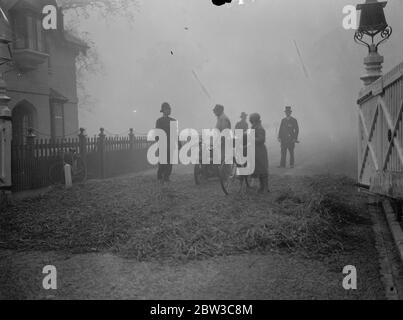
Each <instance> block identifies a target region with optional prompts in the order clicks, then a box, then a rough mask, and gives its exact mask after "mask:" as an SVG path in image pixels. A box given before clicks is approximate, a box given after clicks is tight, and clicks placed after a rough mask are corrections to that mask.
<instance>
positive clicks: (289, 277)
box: [0, 252, 382, 299]
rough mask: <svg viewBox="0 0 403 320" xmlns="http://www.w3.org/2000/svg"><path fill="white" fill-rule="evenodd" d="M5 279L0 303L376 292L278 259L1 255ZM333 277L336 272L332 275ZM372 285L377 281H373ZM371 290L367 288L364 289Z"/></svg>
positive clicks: (304, 263) (310, 265) (312, 265)
mask: <svg viewBox="0 0 403 320" xmlns="http://www.w3.org/2000/svg"><path fill="white" fill-rule="evenodd" d="M0 257H1V261H2V265H3V267H4V264H7V265H8V267H9V268H8V270H9V272H7V273H3V274H2V276H1V278H0V279H1V282H2V284H3V285H2V290H1V292H2V295H1V296H0V298H3V299H4V298H18V299H21V298H22V299H46V298H55V299H358V298H360V299H375V298H382V292H379V288H377V286H376V284H373V283H372V284H370V283H363V286H361V288H360V290H358V291H356V292H347V291H345V290H344V289H343V288H342V286H341V283H342V274H341V272H340V270H338V271H336V270H333V271H332V270H329V268H328V266H327V265H326V264H323V263H322V262H320V261H312V260H306V259H302V258H299V257H295V256H289V255H282V254H277V253H273V254H269V255H252V254H251V255H241V256H231V257H221V258H213V259H209V260H204V261H192V262H190V263H187V264H185V265H175V264H166V263H164V264H160V263H150V262H147V263H146V262H142V263H139V262H137V261H134V260H130V259H123V258H119V257H116V256H114V255H111V254H84V255H73V256H64V255H63V254H58V253H40V252H32V253H15V252H2V253H1V256H0ZM47 264H52V265H54V266H55V267H56V268H57V272H58V281H59V282H58V290H56V291H54V292H52V293H49V292H47V291H45V290H43V289H42V279H43V275H42V268H43V267H44V266H45V265H47ZM336 269H337V268H336ZM374 280H376V279H374ZM371 286H374V287H371Z"/></svg>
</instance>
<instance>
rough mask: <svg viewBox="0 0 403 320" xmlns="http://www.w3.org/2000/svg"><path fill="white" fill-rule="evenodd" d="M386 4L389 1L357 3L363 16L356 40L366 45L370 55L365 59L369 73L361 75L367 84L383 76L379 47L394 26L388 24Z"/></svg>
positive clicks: (371, 0) (375, 0)
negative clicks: (385, 11) (385, 10)
mask: <svg viewBox="0 0 403 320" xmlns="http://www.w3.org/2000/svg"><path fill="white" fill-rule="evenodd" d="M386 4H387V2H378V1H377V0H366V2H365V3H364V4H359V5H357V10H360V11H361V17H360V25H359V27H358V30H357V31H356V33H355V35H354V40H355V42H356V43H358V44H361V45H364V46H366V47H367V48H368V51H369V53H368V56H367V57H366V58H365V59H364V64H365V69H366V71H367V73H366V74H365V75H363V76H362V77H361V80H362V81H363V82H364V85H365V86H368V85H370V84H371V83H372V82H374V81H375V80H377V79H378V78H380V77H381V76H382V63H383V61H384V59H383V57H382V56H381V55H380V54H379V53H378V47H379V45H380V44H381V43H383V42H384V41H386V40H387V39H389V37H390V36H391V35H392V28H391V27H390V26H388V23H387V22H386V18H385V13H384V8H385V7H386ZM366 39H368V41H366Z"/></svg>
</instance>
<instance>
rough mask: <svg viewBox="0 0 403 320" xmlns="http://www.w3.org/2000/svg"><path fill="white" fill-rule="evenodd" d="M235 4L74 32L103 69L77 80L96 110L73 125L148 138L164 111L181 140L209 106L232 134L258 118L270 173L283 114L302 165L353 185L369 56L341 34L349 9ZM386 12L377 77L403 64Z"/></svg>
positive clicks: (339, 2)
mask: <svg viewBox="0 0 403 320" xmlns="http://www.w3.org/2000/svg"><path fill="white" fill-rule="evenodd" d="M244 2H245V4H244V5H238V1H236V0H234V1H233V4H231V5H227V6H222V7H216V6H214V5H212V3H211V1H210V0H142V1H139V5H138V8H137V10H136V11H134V14H133V20H132V21H129V20H128V19H127V17H126V16H122V17H110V18H109V19H104V18H100V17H99V16H97V14H90V16H89V17H88V18H87V19H86V20H80V24H79V29H80V31H81V32H88V37H89V38H91V39H92V41H93V43H94V47H93V48H94V50H96V51H97V53H98V55H99V62H100V64H101V65H102V71H101V72H99V73H95V74H94V73H89V74H87V75H86V76H85V79H84V80H85V81H84V87H85V93H86V94H87V95H89V96H91V97H93V102H94V104H89V103H88V102H86V99H83V100H82V101H83V102H82V103H81V105H80V119H81V120H80V125H81V126H82V127H85V128H86V129H87V132H88V134H90V135H92V134H95V133H97V131H98V129H99V127H101V126H102V127H105V128H106V129H107V130H108V131H109V132H111V133H121V132H124V131H126V130H128V128H135V131H136V132H137V133H146V132H148V130H150V129H151V128H153V127H154V125H155V120H156V119H157V118H158V117H159V116H160V113H159V111H160V105H161V103H162V102H164V101H167V102H169V103H170V104H171V105H172V107H173V117H175V118H176V119H178V120H179V125H180V127H181V128H182V129H184V128H195V129H202V128H210V127H213V126H214V125H215V117H214V115H213V113H212V108H213V105H214V104H216V103H221V104H223V105H224V106H225V110H226V111H225V112H226V114H227V115H228V116H229V117H230V118H231V120H232V122H233V123H235V122H236V121H238V120H239V115H240V113H241V112H242V111H245V112H247V113H251V112H259V113H260V114H261V116H262V119H263V123H264V126H265V127H266V129H267V135H268V139H269V153H270V154H272V155H273V156H272V158H271V159H274V161H277V160H276V159H277V157H276V156H277V154H278V153H279V151H278V149H279V147H278V144H277V143H276V142H275V138H276V127H277V126H278V123H279V122H280V120H281V118H282V117H283V116H284V113H283V110H284V106H285V105H291V106H292V107H293V111H294V113H293V115H294V116H295V117H296V118H297V119H298V120H299V123H300V127H301V137H300V140H301V144H300V145H299V146H298V149H299V150H297V155H298V154H299V155H300V159H305V160H304V161H307V162H313V161H317V162H318V163H321V164H323V165H324V166H325V167H326V166H327V167H328V170H335V171H338V172H345V173H347V174H351V175H354V169H355V166H356V161H355V159H356V158H355V153H356V152H355V148H356V135H357V122H358V121H357V117H356V109H355V108H356V104H355V103H356V100H357V96H358V92H359V89H360V88H361V86H362V84H361V80H360V76H361V75H362V74H363V73H364V66H363V58H364V57H365V55H366V54H367V52H366V49H365V48H364V47H362V46H358V45H357V44H355V43H354V41H353V35H354V31H353V30H344V28H343V26H342V20H343V17H344V15H343V12H342V9H343V7H344V6H345V5H347V4H352V5H356V4H357V3H352V2H351V1H345V0H325V1H324V0H306V1H301V0H255V1H252V0H250V1H249V0H245V1H244ZM385 12H386V16H387V19H388V22H389V24H390V25H391V26H392V27H393V28H394V33H393V35H392V38H391V39H390V41H388V42H387V43H386V44H384V45H383V46H381V48H380V53H381V54H382V55H384V57H385V64H384V71H387V70H389V69H390V68H392V67H393V66H394V65H395V64H397V63H399V62H401V60H402V58H403V55H402V54H401V53H402V52H403V51H402V49H403V48H402V47H403V44H402V42H401V41H400V39H401V38H402V35H403V23H402V22H403V21H402V20H403V1H399V0H394V1H389V3H388V6H387V7H386V11H385ZM67 18H69V17H67ZM70 18H72V17H70ZM67 20H68V19H67ZM203 87H204V88H203ZM206 90H207V92H206ZM297 160H298V159H297ZM336 160H337V161H336ZM301 161H302V160H301ZM336 162H337V164H336ZM338 165H340V167H338Z"/></svg>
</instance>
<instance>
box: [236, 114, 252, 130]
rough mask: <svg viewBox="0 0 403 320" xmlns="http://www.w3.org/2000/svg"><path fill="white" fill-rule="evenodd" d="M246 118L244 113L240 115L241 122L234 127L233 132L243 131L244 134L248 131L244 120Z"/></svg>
mask: <svg viewBox="0 0 403 320" xmlns="http://www.w3.org/2000/svg"><path fill="white" fill-rule="evenodd" d="M247 118H248V115H247V114H246V113H245V112H242V113H241V121H239V122H238V123H237V124H236V125H235V130H243V131H244V132H246V131H248V129H249V125H248V122H247V121H246V119H247Z"/></svg>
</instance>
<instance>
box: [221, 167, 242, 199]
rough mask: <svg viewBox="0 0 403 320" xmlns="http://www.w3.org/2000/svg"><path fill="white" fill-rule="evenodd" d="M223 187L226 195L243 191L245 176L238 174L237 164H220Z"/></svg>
mask: <svg viewBox="0 0 403 320" xmlns="http://www.w3.org/2000/svg"><path fill="white" fill-rule="evenodd" d="M219 176H220V183H221V188H222V190H223V191H224V193H225V194H226V195H230V194H234V193H237V192H239V191H241V188H242V181H243V177H242V176H238V175H237V166H236V164H235V163H234V164H222V165H221V166H220V174H219Z"/></svg>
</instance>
